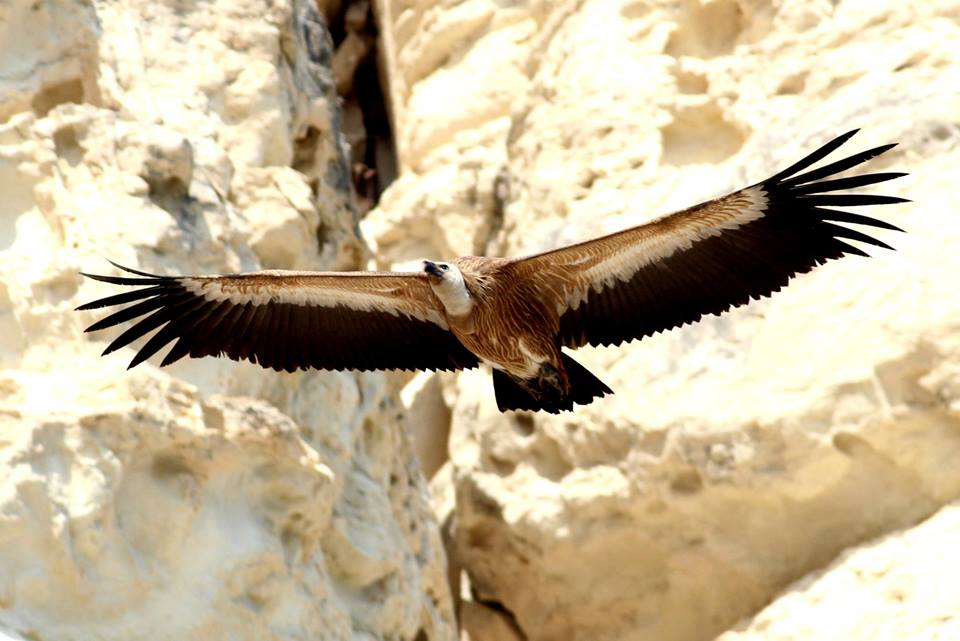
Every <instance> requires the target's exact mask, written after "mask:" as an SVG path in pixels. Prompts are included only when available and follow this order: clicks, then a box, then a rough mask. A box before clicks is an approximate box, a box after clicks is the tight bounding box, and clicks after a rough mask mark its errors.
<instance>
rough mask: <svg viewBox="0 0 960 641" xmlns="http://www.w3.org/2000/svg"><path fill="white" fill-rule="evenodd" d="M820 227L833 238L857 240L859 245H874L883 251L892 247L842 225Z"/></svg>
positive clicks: (826, 224) (828, 224) (824, 224)
mask: <svg viewBox="0 0 960 641" xmlns="http://www.w3.org/2000/svg"><path fill="white" fill-rule="evenodd" d="M822 225H823V228H824V231H826V232H828V233H830V234H831V235H833V236H834V237H835V238H849V239H850V240H859V241H860V242H861V243H867V244H868V245H875V246H877V247H883V248H884V249H893V247H891V246H890V245H888V244H886V243H885V242H883V241H882V240H877V239H876V238H874V237H873V236H868V235H866V234H864V233H863V232H859V231H857V230H856V229H850V228H849V227H844V226H842V225H834V224H833V223H822Z"/></svg>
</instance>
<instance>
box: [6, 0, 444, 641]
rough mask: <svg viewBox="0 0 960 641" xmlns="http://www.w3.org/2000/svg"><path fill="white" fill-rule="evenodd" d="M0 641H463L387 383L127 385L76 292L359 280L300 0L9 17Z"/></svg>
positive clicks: (198, 379) (357, 377)
mask: <svg viewBox="0 0 960 641" xmlns="http://www.w3.org/2000/svg"><path fill="white" fill-rule="evenodd" d="M0 43H2V44H0V54H2V55H0V193H2V194H3V198H0V542H2V545H0V638H5V639H6V638H10V639H45V640H57V639H93V638H97V639H106V640H110V639H118V640H119V639H123V640H131V639H257V640H258V641H259V640H264V639H276V640H280V639H307V638H309V639H397V640H401V639H405V640H408V641H412V640H413V639H417V640H418V641H422V640H424V639H430V640H450V639H453V638H455V630H454V621H453V616H454V615H453V608H452V604H451V600H450V594H449V589H448V587H447V577H446V565H445V563H444V558H443V546H442V543H441V538H440V534H439V530H438V528H437V525H436V522H435V520H434V517H433V515H432V512H431V510H430V506H429V501H428V495H427V490H426V483H425V481H424V479H423V477H422V475H421V472H420V470H419V467H418V464H417V459H416V456H415V453H414V447H413V443H412V439H411V437H410V436H409V432H408V429H407V426H406V424H405V423H403V422H402V406H401V403H400V401H399V398H398V397H397V396H396V395H394V394H392V393H391V392H390V390H391V385H390V384H389V383H388V381H387V380H386V379H385V377H384V376H383V375H380V374H348V373H318V372H311V373H296V374H277V373H274V372H265V371H263V370H261V369H260V368H257V367H255V366H252V365H250V364H237V363H233V362H231V361H226V360H219V359H203V360H199V361H187V362H183V361H181V362H180V363H178V364H176V365H175V366H174V367H171V368H166V369H164V370H160V369H158V368H156V367H155V366H153V365H145V366H141V367H138V368H136V369H134V370H130V371H126V370H125V366H126V363H127V361H128V359H129V357H130V356H131V351H130V350H122V351H121V352H120V353H117V354H112V355H110V356H108V357H103V358H101V357H100V355H99V354H100V352H101V351H102V349H103V347H104V340H105V338H107V337H105V336H101V335H92V336H85V335H84V334H83V332H82V330H83V328H84V327H86V326H87V325H88V324H90V323H91V322H92V321H93V319H94V318H97V317H99V314H97V313H94V312H84V313H77V312H74V311H73V308H74V307H76V306H77V305H78V304H80V303H82V302H85V301H88V300H91V299H93V298H97V297H100V296H104V295H106V294H107V293H108V292H109V291H112V288H111V287H110V286H108V285H104V284H102V283H96V282H94V281H90V280H86V279H83V278H82V277H81V276H80V275H79V273H78V272H79V271H80V270H85V271H90V272H93V273H103V272H105V271H112V268H111V267H110V266H109V265H108V264H107V263H106V262H105V261H104V258H110V259H113V260H116V261H118V262H120V263H121V264H126V265H130V266H133V267H140V268H142V269H146V270H150V271H154V272H166V273H183V272H194V273H196V272H201V273H202V272H227V271H241V270H250V269H257V268H261V267H276V268H304V269H331V268H358V267H363V266H365V265H366V263H367V257H368V256H369V250H368V249H367V247H366V246H365V244H364V242H363V241H362V239H361V238H360V236H359V235H358V233H357V220H356V215H355V211H354V209H353V205H352V201H351V195H350V183H349V179H350V174H349V167H348V165H347V162H346V154H345V151H344V145H343V142H342V137H341V135H340V125H339V118H340V115H339V110H338V106H337V99H336V96H335V94H334V92H333V83H332V77H331V72H330V65H331V50H330V42H329V36H328V35H327V33H326V29H325V27H324V25H323V23H322V20H321V19H320V17H319V15H318V14H317V13H316V11H315V10H314V9H313V8H312V5H311V4H310V3H308V2H305V1H301V0H275V1H274V0H271V1H268V2H247V1H246V0H233V1H227V0H223V1H219V0H218V1H215V2H209V3H201V4H190V3H187V4H184V3H178V2H159V3H158V2H140V1H139V0H129V1H126V0H125V1H124V2H107V3H104V2H80V1H77V2H71V1H69V0H67V1H64V2H48V3H40V4H30V3H23V2H8V3H6V4H3V5H2V6H0Z"/></svg>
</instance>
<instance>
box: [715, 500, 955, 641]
mask: <svg viewBox="0 0 960 641" xmlns="http://www.w3.org/2000/svg"><path fill="white" fill-rule="evenodd" d="M957 536H960V507H958V505H957V503H951V504H950V505H949V506H947V507H945V508H943V509H942V510H940V511H939V512H937V514H935V515H934V516H933V517H931V518H930V519H929V520H927V521H925V522H924V523H922V524H920V525H919V526H917V527H915V528H913V529H910V530H903V531H899V532H893V533H891V534H889V535H887V536H884V537H882V538H880V539H878V540H877V541H874V542H872V543H869V544H867V545H864V546H861V547H858V548H854V549H852V550H849V551H847V552H844V553H843V554H842V555H840V557H839V558H838V559H837V560H836V561H834V562H833V563H831V564H830V566H829V567H827V568H826V569H824V570H822V571H819V572H816V573H814V574H812V575H810V576H808V577H804V578H803V579H801V580H800V581H797V582H796V583H794V584H793V585H791V586H790V587H789V588H788V589H786V590H785V591H784V592H783V594H781V595H780V596H779V597H778V598H777V600H776V601H774V602H773V603H772V604H771V605H770V606H768V607H766V608H764V609H763V610H762V611H761V612H760V613H759V614H758V615H757V616H755V617H754V618H753V619H752V620H751V621H746V622H744V623H743V624H741V625H738V626H737V628H738V630H737V631H732V632H728V633H726V634H723V635H721V636H720V637H718V639H717V641H763V640H765V639H778V640H782V641H801V640H803V641H806V640H807V639H822V640H823V641H841V640H844V641H846V640H848V639H876V641H901V640H903V639H956V638H958V637H960V621H958V620H957V611H958V610H960V593H958V592H957V590H954V589H952V587H951V586H952V585H953V584H954V581H955V578H954V571H953V569H954V568H956V567H957V564H958V563H960V558H958V554H960V549H958V548H957V545H956V541H957Z"/></svg>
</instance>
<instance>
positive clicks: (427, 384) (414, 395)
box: [400, 372, 450, 479]
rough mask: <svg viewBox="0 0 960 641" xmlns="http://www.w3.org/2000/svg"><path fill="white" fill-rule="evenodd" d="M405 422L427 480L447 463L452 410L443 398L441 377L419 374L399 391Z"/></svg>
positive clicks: (427, 373) (424, 373) (431, 373)
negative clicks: (410, 431) (410, 428)
mask: <svg viewBox="0 0 960 641" xmlns="http://www.w3.org/2000/svg"><path fill="white" fill-rule="evenodd" d="M400 400H401V402H402V403H403V407H404V409H405V410H406V420H407V422H408V423H409V424H410V426H411V427H412V428H413V446H414V450H415V451H416V453H417V458H418V459H419V460H420V467H421V469H423V475H424V476H425V477H426V478H428V479H429V478H432V477H433V475H434V474H435V473H436V472H437V470H439V469H440V467H441V466H442V465H443V464H444V463H446V462H447V459H448V458H449V456H448V454H447V441H448V439H449V434H450V407H449V406H448V405H447V403H446V401H444V398H443V383H442V381H441V375H440V374H438V373H436V372H419V373H418V374H417V375H416V376H415V377H414V378H413V380H411V381H410V382H409V383H407V384H406V386H404V388H403V390H402V391H401V392H400Z"/></svg>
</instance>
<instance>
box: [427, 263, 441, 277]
mask: <svg viewBox="0 0 960 641" xmlns="http://www.w3.org/2000/svg"><path fill="white" fill-rule="evenodd" d="M423 271H425V272H427V275H428V276H430V277H432V278H437V279H442V278H443V272H442V271H441V270H440V268H439V267H438V266H437V264H436V263H434V262H432V261H429V260H425V261H423Z"/></svg>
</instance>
